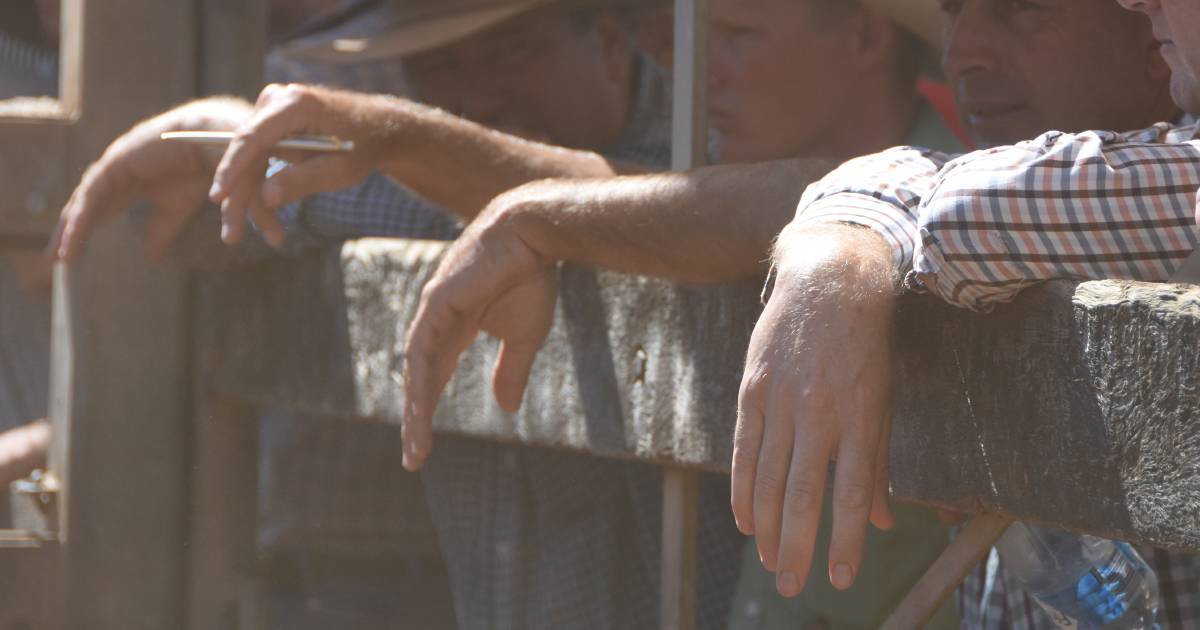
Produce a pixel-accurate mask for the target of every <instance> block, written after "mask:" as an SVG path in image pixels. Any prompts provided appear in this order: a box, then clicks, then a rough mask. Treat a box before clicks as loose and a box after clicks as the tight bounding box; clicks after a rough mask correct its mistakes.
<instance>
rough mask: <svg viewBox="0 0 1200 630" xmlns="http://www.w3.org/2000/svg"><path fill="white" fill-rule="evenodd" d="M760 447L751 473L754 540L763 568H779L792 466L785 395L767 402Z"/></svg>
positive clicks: (792, 430)
mask: <svg viewBox="0 0 1200 630" xmlns="http://www.w3.org/2000/svg"><path fill="white" fill-rule="evenodd" d="M767 405H768V406H767V414H766V418H765V423H764V430H763V438H762V446H761V447H760V448H759V451H758V467H757V470H756V471H755V475H754V541H755V543H756V544H757V546H758V555H759V558H760V559H761V560H762V563H763V567H764V568H766V569H767V570H768V571H775V570H776V569H777V568H778V559H779V544H780V535H781V533H782V529H783V521H784V509H785V507H784V504H785V502H786V500H787V492H788V470H789V468H791V465H792V457H793V453H792V440H793V438H794V436H795V426H794V425H793V424H792V418H791V413H792V408H791V405H790V404H789V401H788V400H787V399H786V398H781V397H780V396H778V395H775V396H772V398H771V399H770V400H769V401H768V403H767Z"/></svg>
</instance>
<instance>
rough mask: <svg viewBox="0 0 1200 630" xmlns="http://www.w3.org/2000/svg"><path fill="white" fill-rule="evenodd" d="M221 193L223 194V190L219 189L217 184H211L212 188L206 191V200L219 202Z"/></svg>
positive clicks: (219, 186)
mask: <svg viewBox="0 0 1200 630" xmlns="http://www.w3.org/2000/svg"><path fill="white" fill-rule="evenodd" d="M223 192H225V190H224V189H223V188H221V185H220V184H218V183H217V182H213V185H212V188H209V189H208V198H209V199H211V200H212V201H213V202H214V203H215V202H216V201H218V200H220V198H221V193H223Z"/></svg>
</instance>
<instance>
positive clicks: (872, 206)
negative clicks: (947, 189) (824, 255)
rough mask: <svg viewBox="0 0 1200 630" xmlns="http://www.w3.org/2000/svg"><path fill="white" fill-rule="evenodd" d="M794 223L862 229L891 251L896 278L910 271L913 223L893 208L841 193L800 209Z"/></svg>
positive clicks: (914, 244)
mask: <svg viewBox="0 0 1200 630" xmlns="http://www.w3.org/2000/svg"><path fill="white" fill-rule="evenodd" d="M796 222H797V223H802V224H804V223H845V224H850V225H857V226H861V227H865V228H867V229H869V230H872V231H874V232H875V233H876V234H879V235H880V236H881V237H883V239H884V240H885V241H886V242H887V244H888V246H889V247H890V248H891V250H892V264H893V266H894V268H895V270H896V273H897V277H899V278H903V277H904V276H905V275H906V274H907V273H908V271H909V269H911V268H912V259H913V253H914V251H915V250H916V248H917V245H916V244H917V223H916V220H915V219H914V218H913V217H912V216H911V215H909V214H908V213H907V212H905V211H904V210H902V209H900V208H897V207H896V206H895V205H893V204H891V203H888V202H886V201H883V200H881V199H876V198H874V197H871V196H869V195H864V194H862V193H853V192H843V193H836V194H833V195H829V196H827V197H822V198H821V199H819V200H817V201H815V202H813V203H812V204H810V205H808V206H806V207H804V208H801V209H800V210H799V212H798V213H797V215H796Z"/></svg>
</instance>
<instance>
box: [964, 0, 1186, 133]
mask: <svg viewBox="0 0 1200 630" xmlns="http://www.w3.org/2000/svg"><path fill="white" fill-rule="evenodd" d="M1177 1H1178V2H1180V3H1183V4H1189V5H1191V4H1192V3H1194V2H1195V0H1177ZM942 9H943V12H944V13H945V14H946V45H945V50H944V55H943V68H944V69H945V72H946V76H947V78H948V79H949V81H950V84H951V86H952V87H953V89H954V91H955V97H956V99H957V101H958V105H959V110H960V112H961V115H962V117H963V120H964V122H965V123H966V125H967V128H968V130H969V132H970V134H971V136H972V137H973V138H974V140H975V141H976V142H977V143H979V144H980V145H981V146H991V145H997V144H1010V143H1012V142H1017V141H1019V140H1024V139H1028V138H1032V137H1035V136H1037V135H1038V134H1041V133H1043V132H1045V131H1048V130H1052V129H1054V130H1060V131H1073V130H1080V129H1119V130H1124V129H1132V128H1136V127H1141V126H1145V125H1146V124H1149V123H1151V122H1155V120H1154V119H1155V118H1156V117H1157V116H1159V115H1161V113H1162V112H1163V111H1165V110H1168V109H1169V107H1168V106H1169V104H1168V103H1166V98H1167V96H1166V94H1167V92H1166V80H1167V75H1166V68H1165V66H1164V65H1163V63H1162V60H1161V58H1160V57H1159V55H1158V51H1157V45H1156V42H1155V41H1154V39H1153V36H1152V35H1151V33H1150V28H1149V24H1148V23H1146V21H1145V20H1144V19H1140V18H1138V17H1137V16H1133V15H1131V14H1129V13H1128V12H1122V11H1119V10H1118V9H1119V7H1118V6H1117V5H1116V4H1115V3H1111V2H1097V1H1096V0H942Z"/></svg>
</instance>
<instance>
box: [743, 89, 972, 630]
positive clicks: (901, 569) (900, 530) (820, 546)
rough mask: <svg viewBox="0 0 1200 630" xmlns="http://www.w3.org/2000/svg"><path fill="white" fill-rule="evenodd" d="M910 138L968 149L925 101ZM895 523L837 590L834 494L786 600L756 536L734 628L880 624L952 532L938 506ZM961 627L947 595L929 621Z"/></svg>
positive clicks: (877, 535) (869, 543)
mask: <svg viewBox="0 0 1200 630" xmlns="http://www.w3.org/2000/svg"><path fill="white" fill-rule="evenodd" d="M905 142H906V143H907V144H910V145H914V146H921V147H928V148H932V149H938V150H941V151H946V152H950V153H959V152H962V150H963V147H962V145H961V144H960V143H959V141H958V140H957V139H956V138H955V136H954V134H953V133H952V132H951V131H950V129H949V128H948V127H947V126H946V125H945V123H944V122H943V121H942V118H941V116H939V115H938V113H937V112H936V111H934V110H933V108H932V107H930V106H929V105H928V104H925V103H923V104H922V106H921V108H920V110H919V112H918V113H917V117H916V120H915V121H914V122H913V127H912V129H910V130H909V133H908V136H907V137H906V138H905ZM893 511H894V512H895V514H896V527H895V528H893V529H892V531H889V532H884V531H879V530H877V529H875V528H874V527H870V528H868V532H867V538H866V546H865V548H864V550H863V564H862V566H861V567H860V568H859V570H858V575H857V576H856V580H855V583H854V586H853V587H851V588H850V590H847V591H838V590H836V589H834V588H833V586H832V585H831V584H830V583H829V577H828V573H827V568H828V566H829V539H830V529H831V528H832V525H833V517H832V508H831V500H830V498H829V497H828V493H827V496H826V498H825V506H824V510H823V511H822V516H821V528H820V530H819V531H818V532H817V544H816V549H814V550H813V552H814V553H813V559H812V568H811V569H810V571H809V575H808V581H807V582H806V585H805V588H804V592H802V593H801V594H800V595H799V596H798V597H796V598H794V599H787V598H784V597H782V596H780V595H779V593H778V592H776V590H775V574H774V573H771V572H769V571H767V570H766V569H764V568H763V567H762V564H761V563H760V562H759V559H758V551H757V550H756V548H755V546H754V541H753V540H751V541H749V543H748V544H747V545H746V549H745V553H744V554H743V557H742V569H741V576H740V578H739V580H738V585H737V591H736V592H735V594H734V601H733V608H732V610H731V611H730V614H729V630H776V629H779V630H784V629H787V630H795V629H798V628H830V629H839V630H840V629H847V630H849V629H859V628H878V627H879V626H880V625H881V624H882V623H883V621H884V619H886V618H887V616H888V614H890V613H891V611H892V610H893V609H895V607H896V606H897V605H898V604H899V603H900V600H902V599H903V598H904V596H905V595H906V594H908V591H909V590H910V589H911V588H912V586H913V585H914V584H916V582H917V580H918V579H919V578H920V577H921V575H922V574H923V573H924V572H925V569H926V568H927V567H928V566H929V565H930V564H931V563H933V561H934V559H936V558H937V557H938V555H939V554H940V553H941V552H942V550H943V549H944V548H945V547H946V544H947V543H948V542H949V540H950V534H949V531H948V530H947V529H946V527H945V526H944V525H942V524H941V523H940V522H939V521H938V519H937V516H936V514H935V513H934V512H933V510H930V509H928V508H921V507H917V506H913V505H896V506H894V507H893ZM926 627H927V628H937V629H943V628H945V629H947V630H949V629H952V628H958V627H959V620H958V613H957V612H956V610H955V608H954V603H953V601H947V602H946V604H945V605H943V606H942V607H941V609H939V610H938V612H937V614H936V615H935V616H934V618H933V619H932V620H931V621H930V623H929V624H928V625H927V626H926Z"/></svg>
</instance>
